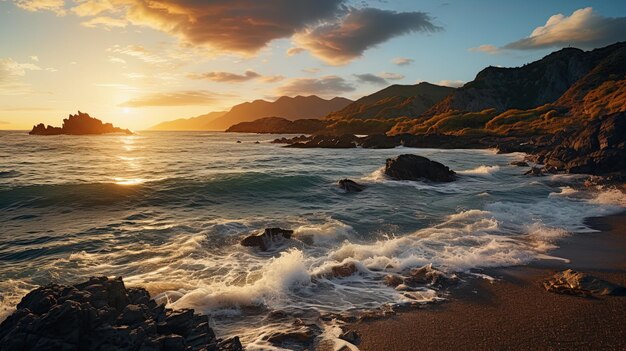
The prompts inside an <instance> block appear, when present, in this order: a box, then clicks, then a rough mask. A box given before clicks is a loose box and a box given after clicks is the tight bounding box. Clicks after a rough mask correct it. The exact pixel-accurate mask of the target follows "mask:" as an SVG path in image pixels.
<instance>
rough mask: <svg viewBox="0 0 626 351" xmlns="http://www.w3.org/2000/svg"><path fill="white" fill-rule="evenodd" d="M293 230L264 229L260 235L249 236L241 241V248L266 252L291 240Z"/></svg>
mask: <svg viewBox="0 0 626 351" xmlns="http://www.w3.org/2000/svg"><path fill="white" fill-rule="evenodd" d="M292 235H293V230H289V229H281V228H266V229H265V231H263V233H261V234H253V235H249V236H247V237H245V238H243V240H241V245H242V246H247V247H256V248H258V249H260V250H261V251H268V250H269V249H271V248H272V247H273V246H274V245H275V244H277V243H280V242H282V241H284V240H285V239H291V236H292Z"/></svg>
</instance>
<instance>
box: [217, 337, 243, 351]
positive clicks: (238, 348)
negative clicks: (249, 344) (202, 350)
mask: <svg viewBox="0 0 626 351" xmlns="http://www.w3.org/2000/svg"><path fill="white" fill-rule="evenodd" d="M216 350H217V351H243V346H242V345H241V342H240V341H239V337H238V336H235V337H232V338H229V339H226V340H223V341H220V342H219V343H218V344H217V348H216Z"/></svg>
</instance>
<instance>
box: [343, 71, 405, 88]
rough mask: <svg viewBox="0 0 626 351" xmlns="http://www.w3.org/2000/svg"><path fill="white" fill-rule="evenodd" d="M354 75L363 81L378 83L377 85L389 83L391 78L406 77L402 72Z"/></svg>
mask: <svg viewBox="0 0 626 351" xmlns="http://www.w3.org/2000/svg"><path fill="white" fill-rule="evenodd" d="M354 76H355V77H356V78H357V79H358V81H359V82H361V83H371V84H377V85H389V81H390V80H400V79H403V78H404V76H403V75H401V74H397V73H390V72H382V73H379V74H371V73H365V74H355V75H354Z"/></svg>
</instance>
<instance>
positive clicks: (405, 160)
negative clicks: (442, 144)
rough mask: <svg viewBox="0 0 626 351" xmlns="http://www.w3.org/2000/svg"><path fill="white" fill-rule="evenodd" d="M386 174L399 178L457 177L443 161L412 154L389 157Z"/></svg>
mask: <svg viewBox="0 0 626 351" xmlns="http://www.w3.org/2000/svg"><path fill="white" fill-rule="evenodd" d="M385 174H386V175H388V176H389V177H391V178H393V179H397V180H424V179H426V180H430V181H433V182H451V181H454V180H455V179H456V176H455V173H454V171H451V170H450V168H448V167H446V166H444V165H442V164H441V163H439V162H436V161H431V160H429V159H427V158H426V157H422V156H418V155H411V154H406V155H400V156H398V157H395V158H390V159H387V163H386V165H385Z"/></svg>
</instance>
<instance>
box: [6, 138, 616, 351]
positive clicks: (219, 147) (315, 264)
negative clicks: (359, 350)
mask: <svg viewBox="0 0 626 351" xmlns="http://www.w3.org/2000/svg"><path fill="white" fill-rule="evenodd" d="M277 137H279V136H278V135H253V134H248V135H244V134H224V133H201V132H189V133H187V132H175V133H174V132H172V133H167V132H143V133H140V134H139V135H136V136H114V135H111V136H85V137H83V136H49V137H37V136H29V135H27V134H26V133H24V132H0V293H1V296H0V310H2V311H1V312H0V313H2V314H6V313H8V312H10V311H11V309H12V308H13V307H14V305H15V304H16V303H17V302H18V301H19V298H20V296H21V295H22V294H24V293H25V292H26V291H28V290H29V289H31V288H33V287H34V286H36V285H39V284H46V283H49V282H60V283H72V282H77V281H80V280H83V279H85V278H87V277H89V276H93V275H109V276H113V275H121V276H123V277H124V279H125V281H126V283H127V285H131V286H132V285H142V286H145V287H147V288H148V289H149V290H150V291H151V292H152V294H153V295H154V296H157V297H158V298H159V299H161V300H162V301H168V302H169V304H170V306H171V307H173V308H183V307H192V308H195V309H197V310H199V311H202V312H205V313H209V314H211V315H212V316H213V319H214V321H215V322H216V324H217V327H218V328H217V329H218V331H219V332H220V333H221V334H238V335H242V336H243V338H244V340H245V341H247V342H255V343H256V344H257V345H261V346H263V345H264V342H263V338H264V337H267V335H270V334H271V333H273V331H275V330H278V329H280V328H282V330H284V329H286V328H287V329H288V328H293V327H292V324H291V323H292V320H289V318H284V319H283V320H280V321H274V320H270V319H268V316H269V315H270V314H271V312H272V311H276V310H280V311H286V312H287V314H288V315H290V316H300V317H302V316H303V315H307V316H310V315H311V314H313V315H316V314H317V313H322V314H323V313H329V312H346V311H354V310H362V309H374V308H379V307H380V306H383V305H385V304H395V303H407V302H416V301H418V302H419V301H429V300H432V299H436V298H437V297H440V296H441V295H440V294H441V292H437V291H435V290H433V289H430V288H428V287H425V288H424V289H421V290H418V291H411V292H409V291H396V290H394V289H393V288H390V287H387V286H385V285H384V284H383V283H382V277H383V276H384V275H385V274H388V273H399V272H402V271H404V270H406V269H408V268H412V267H419V266H422V265H424V264H429V263H433V264H434V265H435V266H437V267H440V268H441V269H444V270H446V271H448V272H451V273H452V272H460V271H468V270H475V269H480V268H481V267H493V266H507V265H516V264H525V263H528V262H530V261H532V260H535V259H538V258H542V257H545V256H546V255H549V254H550V249H551V248H554V247H555V245H558V240H559V239H560V238H562V237H564V236H566V235H583V234H580V233H583V232H585V231H589V229H588V228H586V227H585V226H584V225H583V223H582V222H583V219H584V218H585V217H587V216H596V215H604V214H609V213H612V212H615V211H617V210H619V209H620V208H624V204H625V202H624V198H623V196H622V195H621V193H619V192H617V191H610V190H601V189H590V190H586V191H579V190H575V189H578V188H579V187H580V185H581V184H582V182H583V180H584V178H585V177H584V176H550V177H540V178H535V177H527V176H523V175H522V174H523V172H524V171H525V169H524V168H519V167H514V166H509V163H510V162H511V161H513V160H519V159H522V158H523V155H521V154H509V155H497V154H495V152H494V151H492V150H436V149H407V148H396V149H391V150H367V149H347V150H346V149H341V150H331V149H291V148H283V147H282V145H276V144H271V143H269V141H270V140H273V139H274V138H277ZM237 140H240V141H241V143H236V141H237ZM256 141H260V144H255V142H256ZM403 153H414V154H419V155H422V156H425V157H428V158H430V159H433V160H436V161H439V162H441V163H443V164H445V165H447V166H449V167H450V168H451V169H453V170H455V171H457V172H458V173H459V179H458V180H457V181H456V182H453V183H448V184H441V185H437V184H428V183H423V182H400V181H392V180H389V179H386V178H385V177H384V176H383V174H382V172H381V167H382V166H383V165H384V164H385V160H386V159H387V158H389V157H393V156H396V155H399V154H403ZM341 178H350V179H353V180H355V181H357V182H361V183H363V184H365V185H367V189H366V190H365V191H364V192H362V193H355V194H353V193H350V194H346V193H344V192H343V191H341V190H340V189H339V188H338V187H337V186H336V182H337V181H338V180H339V179H341ZM266 227H282V228H290V229H294V230H295V231H296V233H295V237H296V239H295V240H292V241H289V242H288V243H286V244H285V245H284V246H281V247H277V248H275V250H273V251H272V252H269V253H258V252H256V251H254V250H251V249H249V248H244V247H242V246H240V245H238V242H239V240H240V239H241V238H242V237H243V236H245V235H247V234H250V233H254V232H257V231H260V230H263V228H266ZM346 262H355V263H356V264H357V267H358V268H359V272H358V274H356V275H354V276H351V277H348V278H332V277H329V276H328V274H327V273H328V272H330V269H331V267H332V266H335V265H338V264H341V263H346ZM0 318H2V316H1V315H0ZM287 325H289V326H287Z"/></svg>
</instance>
